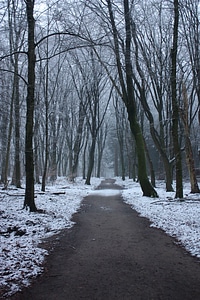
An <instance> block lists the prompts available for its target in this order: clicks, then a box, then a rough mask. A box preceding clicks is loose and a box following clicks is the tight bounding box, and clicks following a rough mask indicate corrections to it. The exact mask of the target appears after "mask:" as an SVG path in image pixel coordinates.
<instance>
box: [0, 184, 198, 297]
mask: <svg viewBox="0 0 200 300" xmlns="http://www.w3.org/2000/svg"><path fill="white" fill-rule="evenodd" d="M100 181H101V180H100V179H95V178H92V180H91V183H92V184H91V186H86V185H85V184H84V181H83V180H81V179H80V178H77V180H76V182H75V183H73V184H72V183H69V182H68V181H67V179H66V178H58V180H57V181H56V182H55V185H54V186H51V185H48V186H47V188H46V192H45V193H41V192H40V187H39V186H36V189H35V194H36V196H37V197H36V199H35V202H36V206H37V207H38V208H39V209H40V210H44V213H29V212H28V211H25V210H22V207H23V201H24V195H23V194H24V190H21V189H20V190H19V189H13V188H11V187H10V188H9V189H8V190H6V191H3V190H0V295H1V294H2V293H3V292H4V291H6V292H7V294H6V295H7V296H9V295H12V294H13V293H15V292H16V291H18V290H20V289H21V288H22V287H23V286H27V285H29V284H30V279H31V278H33V277H35V276H37V275H38V274H40V273H41V272H42V271H43V268H42V264H43V262H44V258H45V256H46V255H48V253H47V251H46V250H44V249H42V248H40V247H39V246H38V245H39V243H40V242H41V241H42V239H44V238H47V237H49V236H52V235H54V234H56V233H58V232H59V231H60V230H62V229H63V228H69V227H71V226H73V223H72V222H71V216H72V214H73V213H75V212H76V211H77V210H78V209H79V208H80V205H81V201H82V199H83V197H84V196H86V195H88V194H89V193H93V194H95V193H96V192H94V188H95V187H96V186H98V185H99V184H100ZM116 183H118V184H119V185H123V186H124V187H125V189H124V190H122V191H121V193H122V195H123V198H124V201H125V202H127V203H129V204H130V205H131V207H132V208H134V209H136V210H137V211H138V212H139V213H140V214H141V216H145V217H147V218H149V219H150V220H151V222H152V225H151V226H154V227H160V228H162V229H163V230H165V231H166V232H167V233H168V234H169V235H171V236H174V237H176V238H177V239H178V240H179V241H180V243H182V244H183V245H184V246H185V248H186V249H187V250H188V251H189V252H190V253H191V254H192V255H196V256H197V257H199V258H200V239H199V237H200V195H199V194H198V195H192V194H190V187H189V184H185V186H184V194H185V200H184V201H182V202H180V201H178V200H174V193H166V192H165V185H164V183H163V182H158V183H157V192H158V194H159V198H157V199H154V198H147V197H142V192H141V189H140V187H139V184H138V183H134V182H133V181H132V180H129V179H126V181H122V180H121V179H120V178H117V179H116ZM108 187H109V186H108ZM99 192H100V193H101V195H104V196H109V195H112V192H111V191H109V192H108V190H107V191H103V190H101V191H98V193H99ZM113 192H114V193H116V191H113ZM58 193H59V195H58Z"/></svg>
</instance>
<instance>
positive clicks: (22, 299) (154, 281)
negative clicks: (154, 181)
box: [11, 180, 200, 300]
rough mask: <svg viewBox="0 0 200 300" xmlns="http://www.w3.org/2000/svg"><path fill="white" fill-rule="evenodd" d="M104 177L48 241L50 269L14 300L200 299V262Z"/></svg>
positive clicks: (48, 265) (48, 266) (48, 263)
mask: <svg viewBox="0 0 200 300" xmlns="http://www.w3.org/2000/svg"><path fill="white" fill-rule="evenodd" d="M120 189H121V188H120V187H119V186H117V185H116V184H114V180H105V181H102V183H101V185H100V186H99V187H98V189H97V190H96V191H94V192H92V193H91V194H90V195H89V196H87V197H86V198H84V200H83V202H82V207H81V209H80V211H79V212H78V213H76V214H75V215H74V216H73V221H75V222H76V225H75V226H74V227H73V228H71V229H69V230H64V231H63V232H62V233H61V234H59V235H58V236H57V239H55V237H54V239H51V240H49V241H48V242H47V243H46V246H48V247H52V246H53V247H54V250H53V251H52V252H51V254H50V255H49V257H48V258H47V262H46V265H45V268H46V271H45V273H44V274H43V275H42V276H40V277H39V278H38V279H37V280H35V282H33V284H32V286H31V287H29V288H27V289H24V290H23V291H22V292H21V293H18V294H16V295H15V296H14V297H12V298H11V299H14V300H79V299H87V300H116V299H119V300H128V299H130V300H189V299H191V300H199V299H200V262H199V260H197V259H196V258H194V257H191V256H190V255H189V254H188V253H186V251H185V250H184V249H182V248H181V247H180V246H178V245H177V244H176V243H175V240H174V239H173V238H171V237H169V236H167V235H166V234H165V233H164V232H163V231H161V230H159V229H155V228H151V227H149V225H150V223H149V221H148V220H147V219H145V218H141V217H139V216H138V214H137V212H135V211H134V210H133V209H131V208H130V206H129V205H127V204H125V203H124V202H123V199H122V197H121V193H120Z"/></svg>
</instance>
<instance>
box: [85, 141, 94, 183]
mask: <svg viewBox="0 0 200 300" xmlns="http://www.w3.org/2000/svg"><path fill="white" fill-rule="evenodd" d="M95 146H96V139H95V138H92V145H91V147H90V152H89V165H88V172H87V178H86V181H85V184H87V185H90V179H91V176H92V171H93V167H94V152H95Z"/></svg>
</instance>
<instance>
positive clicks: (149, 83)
mask: <svg viewBox="0 0 200 300" xmlns="http://www.w3.org/2000/svg"><path fill="white" fill-rule="evenodd" d="M0 5H1V10H0V30H1V36H0V39H1V45H0V102H1V106H0V130H1V135H0V147H1V152H0V172H1V174H0V181H1V184H2V188H3V189H7V187H8V185H10V184H12V185H15V186H16V187H17V188H20V187H21V186H22V178H24V177H25V179H26V184H25V199H24V208H28V209H30V211H36V210H37V207H36V205H35V202H34V184H35V183H40V184H41V190H42V191H45V186H46V183H47V182H51V183H52V184H53V182H54V181H55V180H56V178H57V177H58V176H66V177H67V178H68V180H70V181H72V182H73V181H75V180H76V177H77V176H82V177H83V178H84V179H85V183H86V184H87V185H90V180H91V176H95V177H113V176H121V178H122V179H123V180H125V176H128V177H129V178H132V179H133V180H134V181H138V182H139V183H140V186H141V189H142V192H143V195H144V196H148V197H157V196H158V195H157V192H156V190H155V187H156V180H165V185H166V191H169V192H171V191H173V189H175V192H176V193H175V198H183V181H184V180H186V179H187V180H188V181H190V185H191V193H199V192H200V191H199V186H198V176H199V175H200V166H199V159H200V140H199V122H200V111H199V108H200V107H199V105H200V43H199V41H200V28H199V25H200V24H199V13H200V12H199V1H197V0H173V1H172V0H160V1H157V0H140V1H138V0H74V1H71V0H65V1H52V0H46V1H43V2H42V4H41V1H37V0H36V1H34V0H0ZM174 182H175V185H174V184H173V183H174Z"/></svg>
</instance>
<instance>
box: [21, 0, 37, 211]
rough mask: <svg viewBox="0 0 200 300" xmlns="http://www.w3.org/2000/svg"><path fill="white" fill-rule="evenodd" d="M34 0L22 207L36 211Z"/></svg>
mask: <svg viewBox="0 0 200 300" xmlns="http://www.w3.org/2000/svg"><path fill="white" fill-rule="evenodd" d="M33 10H34V0H27V1H26V13H27V22H28V87H27V98H26V104H27V108H26V109H27V110H26V136H25V171H26V189H25V200H24V208H27V207H29V209H30V211H31V212H33V211H37V208H36V205H35V200H34V160H33V118H34V97H35V43H34V29H35V20H34V17H33Z"/></svg>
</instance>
